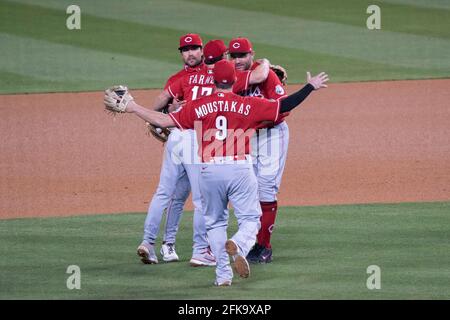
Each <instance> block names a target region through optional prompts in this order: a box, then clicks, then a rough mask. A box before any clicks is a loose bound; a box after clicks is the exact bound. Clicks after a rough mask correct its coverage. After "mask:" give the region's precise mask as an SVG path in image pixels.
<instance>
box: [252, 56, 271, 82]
mask: <svg viewBox="0 0 450 320" xmlns="http://www.w3.org/2000/svg"><path fill="white" fill-rule="evenodd" d="M256 62H258V63H259V66H257V67H256V68H255V69H254V70H252V72H251V73H250V78H249V80H248V83H249V84H257V83H261V82H264V81H266V79H267V76H268V75H269V71H270V62H269V60H267V59H259V60H256Z"/></svg>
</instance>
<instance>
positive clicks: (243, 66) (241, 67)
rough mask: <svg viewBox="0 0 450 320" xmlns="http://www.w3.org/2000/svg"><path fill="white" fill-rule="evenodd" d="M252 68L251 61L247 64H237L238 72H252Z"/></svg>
mask: <svg viewBox="0 0 450 320" xmlns="http://www.w3.org/2000/svg"><path fill="white" fill-rule="evenodd" d="M251 66H252V60H251V59H250V60H248V61H246V62H240V63H236V70H240V71H246V70H250V67H251Z"/></svg>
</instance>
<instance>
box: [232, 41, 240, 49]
mask: <svg viewBox="0 0 450 320" xmlns="http://www.w3.org/2000/svg"><path fill="white" fill-rule="evenodd" d="M240 46H241V44H240V43H239V42H235V43H233V48H235V49H237V48H239V47H240Z"/></svg>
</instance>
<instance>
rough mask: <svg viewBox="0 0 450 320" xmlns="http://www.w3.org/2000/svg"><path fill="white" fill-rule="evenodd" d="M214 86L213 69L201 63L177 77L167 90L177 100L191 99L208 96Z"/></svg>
mask: <svg viewBox="0 0 450 320" xmlns="http://www.w3.org/2000/svg"><path fill="white" fill-rule="evenodd" d="M214 88H215V85H214V76H213V70H212V69H209V68H208V67H207V66H206V65H205V64H203V63H202V64H201V65H200V66H198V67H197V68H191V70H188V71H187V72H186V73H185V74H183V75H181V76H180V77H178V78H177V79H176V80H175V81H173V82H172V83H171V84H169V86H168V87H167V90H168V91H169V93H170V95H171V96H172V97H174V98H175V97H176V96H177V97H178V99H179V100H185V101H191V100H197V99H199V98H200V97H203V96H209V95H210V94H211V93H212V92H213V89H214Z"/></svg>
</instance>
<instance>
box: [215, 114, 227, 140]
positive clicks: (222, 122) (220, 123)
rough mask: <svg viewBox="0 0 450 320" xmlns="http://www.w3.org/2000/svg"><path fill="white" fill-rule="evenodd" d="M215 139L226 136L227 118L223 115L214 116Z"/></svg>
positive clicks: (223, 138)
mask: <svg viewBox="0 0 450 320" xmlns="http://www.w3.org/2000/svg"><path fill="white" fill-rule="evenodd" d="M216 128H217V130H218V131H216V139H217V140H221V141H222V140H225V139H226V138H227V118H225V117H224V116H218V117H217V118H216Z"/></svg>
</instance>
